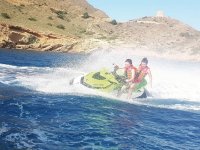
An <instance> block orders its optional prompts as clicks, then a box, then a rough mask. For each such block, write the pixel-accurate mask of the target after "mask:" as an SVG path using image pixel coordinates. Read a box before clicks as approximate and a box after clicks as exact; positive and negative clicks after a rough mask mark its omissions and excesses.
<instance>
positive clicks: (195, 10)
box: [87, 0, 200, 31]
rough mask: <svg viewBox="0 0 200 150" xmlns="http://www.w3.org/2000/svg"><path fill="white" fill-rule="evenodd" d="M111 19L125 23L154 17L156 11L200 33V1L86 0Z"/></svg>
mask: <svg viewBox="0 0 200 150" xmlns="http://www.w3.org/2000/svg"><path fill="white" fill-rule="evenodd" d="M87 1H88V2H89V3H90V4H91V5H93V6H94V7H96V8H98V9H100V10H102V11H104V12H105V13H106V14H107V15H108V16H109V17H111V18H112V19H116V20H117V21H118V22H125V21H128V20H132V19H137V18H141V17H144V16H154V15H155V14H156V12H157V11H158V10H161V11H163V12H164V13H165V15H166V16H169V17H171V18H174V19H178V20H180V21H182V22H184V23H185V24H188V25H190V26H192V27H193V28H195V29H197V30H199V31H200V0H87Z"/></svg>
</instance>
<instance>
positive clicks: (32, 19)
mask: <svg viewBox="0 0 200 150" xmlns="http://www.w3.org/2000/svg"><path fill="white" fill-rule="evenodd" d="M28 20H30V21H37V19H35V18H33V17H30V18H28Z"/></svg>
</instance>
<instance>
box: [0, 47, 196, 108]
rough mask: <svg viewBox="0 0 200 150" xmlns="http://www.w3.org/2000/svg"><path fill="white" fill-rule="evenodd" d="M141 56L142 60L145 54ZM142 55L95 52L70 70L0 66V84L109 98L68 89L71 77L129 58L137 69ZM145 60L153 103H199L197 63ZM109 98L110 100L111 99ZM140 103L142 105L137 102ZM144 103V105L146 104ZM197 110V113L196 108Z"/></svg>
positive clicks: (126, 51) (109, 51) (60, 67)
mask: <svg viewBox="0 0 200 150" xmlns="http://www.w3.org/2000/svg"><path fill="white" fill-rule="evenodd" d="M143 56H144V57H145V55H144V54H143ZM143 56H141V55H138V53H134V51H130V50H125V49H121V50H110V49H109V50H102V51H97V52H95V53H93V54H91V55H90V56H88V58H87V59H86V61H84V62H81V64H82V65H79V66H77V65H76V64H75V65H74V67H71V68H70V67H68V66H67V64H66V66H59V67H26V66H24V67H18V66H12V65H5V64H0V70H1V72H0V82H2V83H3V84H7V85H11V86H13V85H14V86H23V87H26V88H28V89H31V90H34V91H38V92H44V93H50V94H55V93H63V94H66V93H67V94H68V93H76V94H79V95H80V94H83V95H84V94H87V95H100V96H105V97H109V96H108V95H106V94H103V93H97V92H96V91H95V90H91V89H88V88H83V87H79V86H71V85H70V84H69V82H70V80H71V79H73V78H76V77H78V76H82V75H84V74H86V73H87V72H90V71H94V70H99V69H101V68H103V67H106V68H109V69H110V70H112V68H113V64H118V65H119V66H123V65H124V60H125V59H127V58H131V59H132V60H133V64H134V65H135V66H138V65H139V63H140V60H141V59H142V57H143ZM148 59H149V67H150V68H151V71H152V75H153V88H150V87H147V89H148V90H149V91H150V92H151V94H152V96H153V99H154V101H156V100H157V101H158V100H160V99H162V100H163V99H179V100H181V101H191V102H200V95H199V93H200V84H199V83H200V76H199V74H200V69H199V67H200V63H197V62H182V61H174V60H164V59H159V58H153V57H148ZM77 61H78V60H77ZM74 68H76V69H74ZM147 80H148V78H147ZM111 98H113V97H112V96H111ZM123 101H127V100H123ZM127 102H130V101H127ZM139 103H142V102H141V101H140V102H139ZM144 103H145V104H146V103H147V102H144ZM151 104H153V102H151ZM155 105H157V106H160V107H162V106H163V105H164V106H166V104H165V102H163V101H162V103H161V104H159V105H158V104H155ZM168 106H170V108H173V107H176V108H177V109H178V108H180V109H181V108H182V107H185V108H186V107H189V106H188V105H186V104H184V105H181V103H176V104H172V105H168ZM192 107H193V105H192V106H191V109H196V108H192ZM185 108H184V109H185ZM197 109H199V110H200V108H199V106H198V108H197Z"/></svg>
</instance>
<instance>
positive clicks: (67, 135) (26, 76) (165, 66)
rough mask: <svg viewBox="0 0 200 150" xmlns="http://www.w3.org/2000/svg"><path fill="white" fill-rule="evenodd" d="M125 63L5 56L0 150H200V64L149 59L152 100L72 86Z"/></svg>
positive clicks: (106, 58) (1, 54) (0, 65)
mask: <svg viewBox="0 0 200 150" xmlns="http://www.w3.org/2000/svg"><path fill="white" fill-rule="evenodd" d="M126 58H131V59H133V62H134V64H135V65H136V66H137V65H138V64H139V61H140V60H141V58H142V57H141V56H135V55H134V54H131V53H126V52H121V53H119V52H115V51H114V52H113V51H100V52H94V53H93V54H88V55H86V54H66V53H53V52H33V51H19V50H6V49H0V150H16V149H23V150H26V149H28V150H79V149H80V150H129V149H130V150H135V149H138V150H149V149H153V150H161V149H164V150H168V149H169V150H200V63H198V62H181V61H174V60H163V59H159V58H149V66H150V68H151V71H152V74H153V87H152V88H150V87H147V89H148V90H149V92H150V93H151V96H150V97H148V98H147V99H135V100H125V99H119V98H115V97H114V96H110V97H109V96H108V95H106V94H105V95H104V94H103V93H98V92H96V91H93V90H90V89H87V88H83V87H78V86H73V85H70V84H69V82H70V80H71V79H73V78H76V77H78V76H81V75H84V74H85V73H87V72H90V71H94V70H98V69H100V68H102V67H108V68H110V69H111V68H112V64H113V63H117V64H119V65H123V63H124V60H125V59H126Z"/></svg>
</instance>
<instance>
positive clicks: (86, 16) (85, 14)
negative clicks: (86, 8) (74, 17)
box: [82, 12, 90, 19]
mask: <svg viewBox="0 0 200 150" xmlns="http://www.w3.org/2000/svg"><path fill="white" fill-rule="evenodd" d="M82 18H84V19H87V18H90V16H89V14H88V13H87V12H85V13H84V14H83V16H82Z"/></svg>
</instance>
